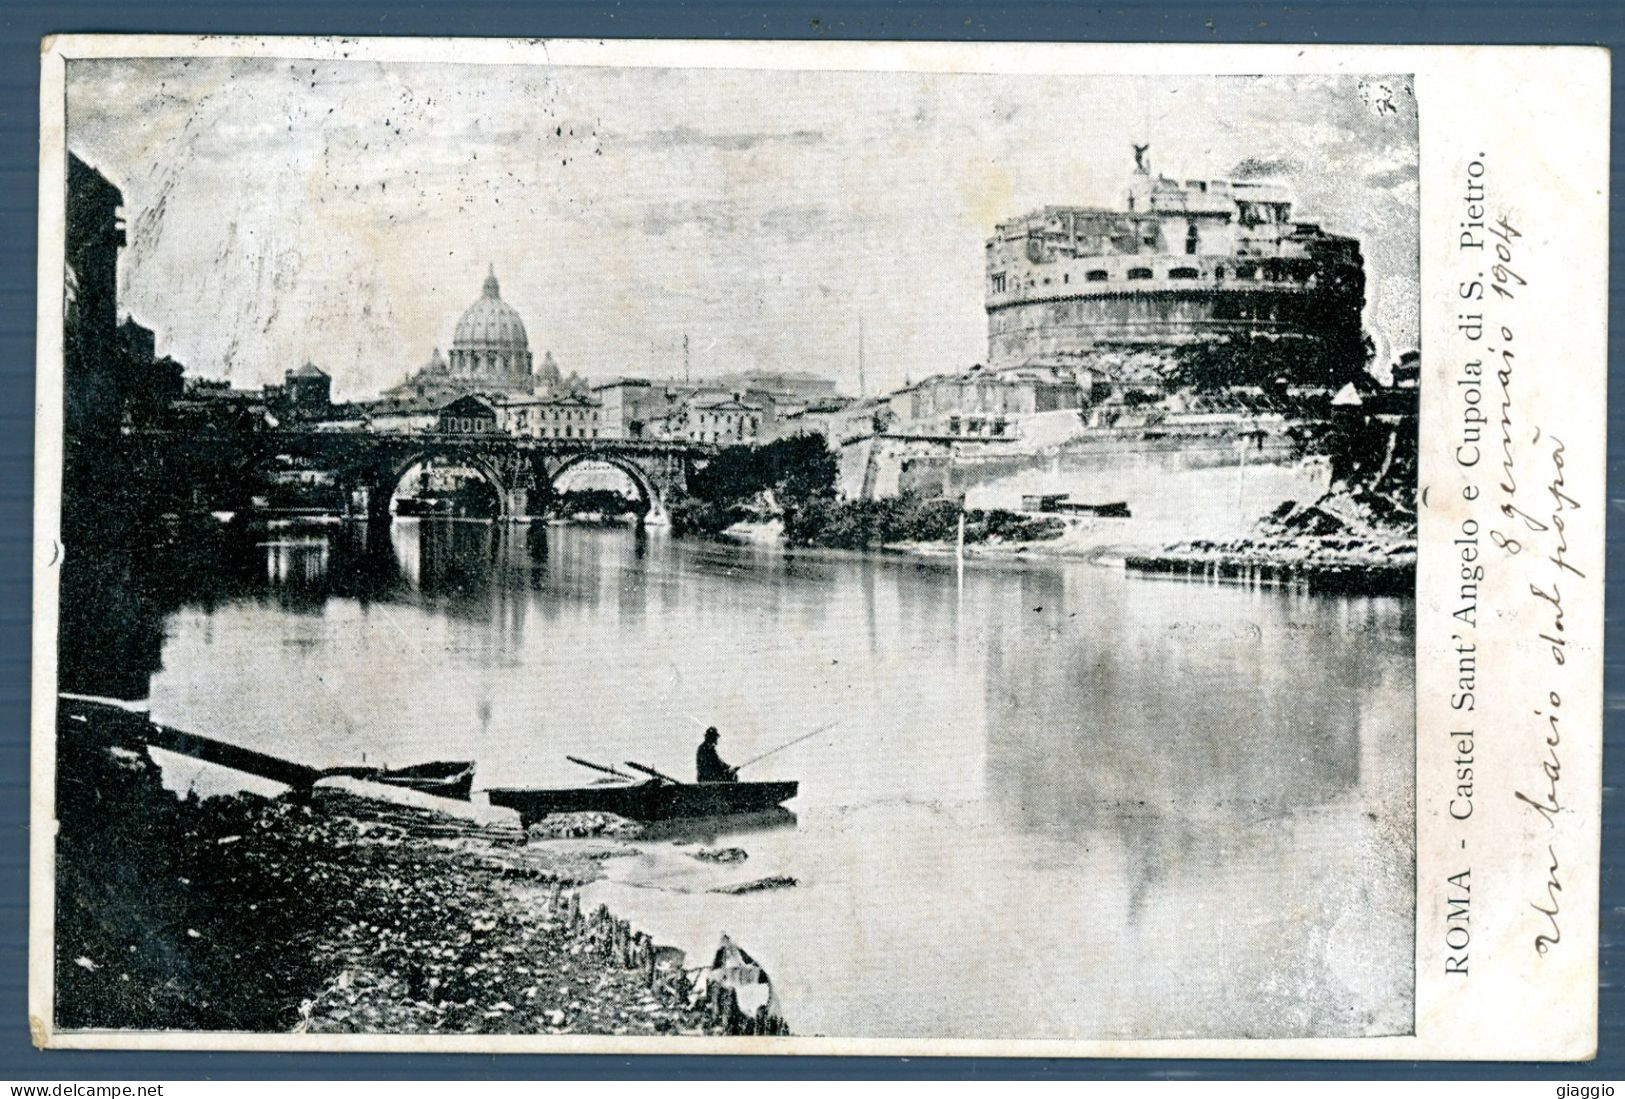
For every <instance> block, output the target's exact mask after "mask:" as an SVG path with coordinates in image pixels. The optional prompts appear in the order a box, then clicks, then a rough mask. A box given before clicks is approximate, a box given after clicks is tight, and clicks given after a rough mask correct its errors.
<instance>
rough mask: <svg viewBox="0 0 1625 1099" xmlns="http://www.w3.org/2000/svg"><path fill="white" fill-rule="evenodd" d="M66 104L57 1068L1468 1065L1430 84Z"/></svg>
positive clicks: (245, 73) (444, 73) (1263, 79)
mask: <svg viewBox="0 0 1625 1099" xmlns="http://www.w3.org/2000/svg"><path fill="white" fill-rule="evenodd" d="M63 104H64V105H63V118H64V126H63V146H64V148H63V149H62V153H63V155H62V156H61V157H60V158H59V159H54V160H46V161H44V162H43V163H42V169H41V170H42V173H43V177H44V179H45V180H46V184H45V185H46V186H47V187H54V188H56V193H57V194H60V196H61V203H62V211H63V231H62V240H63V251H62V253H61V254H60V255H53V256H52V257H50V258H49V261H50V262H51V263H52V264H53V265H54V266H53V268H52V270H54V271H58V272H59V274H58V275H56V276H55V277H56V278H57V279H58V280H59V281H60V284H61V294H62V302H63V308H62V314H61V355H60V371H61V409H60V416H61V447H60V456H61V463H60V517H59V519H58V520H55V522H57V523H59V526H58V527H57V529H58V530H59V531H60V536H59V539H58V544H57V545H56V546H55V548H54V550H53V555H54V564H53V568H54V569H55V574H54V575H55V576H56V582H57V583H58V585H59V586H58V588H57V594H56V597H55V600H54V606H53V607H51V608H49V609H50V611H51V613H52V614H54V616H55V617H54V621H55V648H54V656H53V659H54V661H55V675H54V682H53V683H49V684H46V685H44V686H43V687H41V686H40V685H38V684H36V691H39V690H42V689H43V690H44V691H45V692H46V693H47V694H50V693H52V692H53V691H54V695H55V697H54V700H53V702H52V705H53V706H54V714H55V719H54V726H53V731H52V736H53V738H54V739H53V745H54V769H53V773H52V781H53V783H54V800H53V803H52V804H51V806H50V809H49V811H50V812H51V813H53V814H54V827H55V832H54V854H53V857H52V863H51V866H52V879H53V880H52V887H51V889H50V891H49V894H48V896H47V898H46V900H45V902H44V903H47V904H49V905H50V906H51V913H50V917H49V922H50V928H51V955H50V960H49V965H50V972H49V980H50V988H51V1001H50V1004H51V1007H50V1011H51V1014H50V1019H49V1026H50V1028H51V1029H52V1031H53V1033H55V1034H57V1035H68V1036H71V1035H74V1034H79V1033H98V1032H112V1033H118V1034H129V1035H137V1036H139V1035H142V1034H149V1033H163V1034H177V1033H179V1034H197V1035H205V1034H233V1035H292V1036H299V1037H300V1038H301V1040H303V1041H305V1042H307V1043H308V1048H340V1047H342V1046H343V1045H344V1043H345V1042H346V1041H348V1040H351V1039H354V1038H356V1037H357V1036H414V1037H417V1036H421V1037H422V1038H424V1040H425V1041H429V1040H431V1039H433V1038H435V1037H436V1036H446V1035H465V1036H466V1035H481V1036H525V1037H528V1038H530V1039H534V1040H535V1041H536V1042H537V1043H538V1044H537V1045H536V1046H534V1047H531V1048H537V1049H547V1048H555V1047H550V1046H548V1044H547V1043H548V1042H558V1043H560V1045H558V1046H557V1047H556V1048H565V1045H564V1044H563V1043H566V1042H568V1041H571V1040H574V1039H577V1038H582V1037H589V1038H591V1037H598V1038H606V1039H612V1040H614V1041H617V1042H636V1041H644V1040H657V1041H658V1042H660V1043H662V1044H661V1045H660V1048H661V1049H664V1050H668V1051H670V1050H682V1049H685V1048H692V1049H695V1050H715V1049H716V1048H717V1047H716V1046H715V1045H714V1044H712V1043H713V1042H714V1041H715V1040H718V1039H728V1040H731V1041H732V1040H737V1042H736V1044H734V1045H732V1046H730V1047H729V1048H731V1049H733V1050H736V1051H747V1050H750V1049H757V1048H759V1049H761V1050H762V1051H768V1052H771V1051H774V1050H775V1049H779V1048H782V1046H781V1043H784V1042H788V1041H790V1040H793V1039H799V1038H823V1039H841V1040H852V1041H860V1042H861V1041H865V1040H904V1041H908V1042H916V1043H919V1042H938V1041H941V1042H1019V1041H1026V1040H1034V1041H1045V1040H1048V1041H1098V1042H1127V1041H1133V1040H1142V1039H1144V1040H1153V1039H1195V1040H1232V1039H1234V1040H1240V1039H1365V1038H1392V1037H1401V1036H1407V1035H1413V1034H1415V1033H1416V1031H1417V1016H1418V1010H1417V981H1418V973H1417V956H1418V941H1417V936H1418V930H1417V928H1418V923H1417V921H1418V879H1417V818H1418V812H1417V797H1418V790H1417V740H1418V734H1417V722H1418V718H1417V712H1418V711H1417V707H1418V697H1417V632H1418V625H1417V573H1418V568H1417V562H1418V511H1419V501H1418V464H1419V460H1418V421H1419V401H1420V398H1421V394H1422V392H1423V389H1424V385H1423V362H1424V359H1423V352H1422V344H1423V341H1422V338H1421V305H1420V302H1421V299H1422V284H1421V276H1420V254H1421V248H1422V241H1421V212H1420V194H1419V190H1420V189H1419V168H1418V163H1419V129H1418V127H1419V119H1420V118H1421V116H1422V113H1423V110H1424V109H1425V108H1419V105H1418V99H1417V95H1416V93H1415V87H1414V80H1413V77H1412V76H1411V75H1408V74H1407V72H1406V71H1358V70H1350V69H1348V68H1346V67H1343V66H1335V67H1329V68H1328V69H1327V70H1326V71H1324V72H1319V73H1304V72H1293V73H1280V74H1275V75H1269V74H1262V73H1260V74H1253V75H1217V74H1200V73H1196V74H1193V73H1178V72H1171V71H1162V72H1146V73H1144V74H1132V73H1128V74H1125V73H1111V74H1098V75H1089V74H1061V75H1057V74H1045V73H1007V72H973V71H923V70H922V69H898V70H896V71H875V70H873V69H856V68H854V69H842V68H839V67H823V68H805V69H797V68H785V67H773V68H766V67H761V68H753V67H750V66H748V65H739V66H726V65H724V66H719V65H715V64H712V65H707V66H705V67H682V66H670V65H660V64H579V63H578V64H569V65H558V64H549V63H547V62H545V61H544V60H541V59H540V58H539V57H538V55H536V54H534V53H531V54H526V55H523V56H521V55H519V54H515V55H514V60H512V61H508V62H503V61H500V60H496V61H493V60H491V58H490V57H489V55H486V56H484V57H482V59H481V60H478V61H470V60H464V59H460V57H459V55H458V52H457V51H456V50H454V49H446V50H444V51H442V52H440V53H439V54H438V55H425V56H421V57H414V58H413V59H405V60H402V59H395V60H380V59H378V58H377V57H376V56H366V55H358V56H355V57H349V56H346V55H345V54H344V52H343V51H342V50H339V49H332V50H322V51H315V52H313V53H312V55H311V56H309V57H305V56H300V55H299V54H298V51H285V53H284V55H282V56H269V55H266V56H248V55H242V54H233V55H222V56H210V55H209V54H208V51H207V50H191V51H187V52H185V53H184V54H177V55H175V56H163V55H150V56H149V55H143V56H128V57H89V58H69V59H68V60H67V61H66V71H65V90H64V101H63ZM1452 232H1454V230H1452ZM45 262H46V257H43V256H42V264H43V263H45ZM42 269H43V268H42ZM1490 438H1491V436H1490V434H1489V433H1488V429H1487V428H1486V434H1485V439H1486V440H1488V439H1490ZM1486 445H1487V444H1486ZM1485 464H1486V466H1488V465H1489V461H1488V459H1487V458H1486V462H1485ZM1445 632H1446V633H1448V632H1449V631H1448V630H1446V631H1445ZM1463 666H1464V667H1465V665H1463ZM1434 735H1442V734H1434ZM1465 847H1466V845H1465V842H1464V843H1463V849H1465ZM1475 927H1476V925H1475ZM423 1048H434V1047H433V1046H432V1045H426V1046H424V1047H423ZM627 1048H632V1047H631V1046H628V1047H627Z"/></svg>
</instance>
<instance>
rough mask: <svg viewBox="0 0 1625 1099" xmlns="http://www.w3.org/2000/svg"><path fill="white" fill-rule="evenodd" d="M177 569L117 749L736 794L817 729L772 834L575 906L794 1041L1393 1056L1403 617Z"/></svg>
mask: <svg viewBox="0 0 1625 1099" xmlns="http://www.w3.org/2000/svg"><path fill="white" fill-rule="evenodd" d="M191 549H192V552H191V555H190V564H189V565H188V567H187V569H186V571H185V575H184V577H182V578H181V582H183V583H184V592H182V593H173V592H172V593H171V594H172V596H173V597H172V598H170V599H168V600H167V601H163V600H161V601H160V605H159V609H158V611H156V612H155V615H154V621H155V625H156V630H157V633H156V636H155V638H154V641H153V643H154V644H155V645H156V646H157V653H156V658H155V659H154V660H153V661H152V663H153V664H154V665H156V670H155V671H153V672H152V673H151V677H150V696H151V702H152V711H153V715H154V717H155V718H156V719H157V720H159V721H161V722H165V723H169V724H172V725H175V726H178V727H180V728H184V729H191V730H195V731H198V732H203V733H207V734H210V735H214V736H218V737H221V738H223V739H228V740H231V741H234V742H237V743H241V744H244V745H250V746H255V747H259V748H262V749H265V750H267V751H271V752H275V753H277V754H281V755H284V756H287V757H290V758H293V759H296V760H299V761H301V762H306V763H310V764H316V765H331V764H339V763H354V762H359V761H360V760H362V759H363V758H365V760H366V761H367V762H369V763H379V764H386V765H404V764H408V763H414V762H419V761H423V760H428V759H446V758H472V759H474V760H476V761H477V763H478V768H479V770H478V777H477V781H476V787H480V786H504V785H545V784H572V785H574V784H579V783H581V782H582V781H583V780H584V779H586V778H588V777H589V776H588V774H587V773H586V772H583V771H581V770H580V769H578V768H577V767H575V766H574V765H572V764H570V763H569V762H567V761H566V759H565V755H566V754H567V753H568V754H573V755H580V756H586V757H588V758H593V759H602V760H608V761H622V760H627V759H634V760H639V761H641V762H644V763H647V764H650V765H652V766H655V767H657V768H661V769H663V770H666V771H668V772H677V773H683V774H687V773H688V772H689V771H690V769H691V768H692V766H693V752H694V748H695V747H696V745H697V743H698V740H699V734H700V732H701V727H702V725H709V724H714V725H717V726H718V727H719V728H720V729H721V731H722V741H721V745H720V747H721V750H722V754H723V756H724V758H726V759H730V760H733V761H738V760H741V759H745V758H748V757H750V756H753V755H755V754H757V753H759V752H762V751H766V750H767V749H769V748H771V747H773V746H774V745H776V744H779V743H781V742H783V741H785V740H788V739H790V738H792V737H794V736H796V735H798V734H800V733H802V732H805V731H807V730H809V729H812V728H814V727H816V726H818V725H821V724H824V723H826V722H836V724H835V725H834V726H833V727H832V728H831V729H830V730H829V731H828V732H827V733H825V734H821V735H819V736H817V737H813V738H811V739H810V740H808V741H806V742H805V743H803V744H800V745H797V746H795V747H793V748H790V749H788V750H786V751H784V752H781V753H779V754H777V755H775V756H774V757H773V758H772V759H771V760H769V761H766V762H764V763H762V764H760V765H758V766H756V767H754V768H752V769H751V771H750V772H749V773H747V777H753V778H796V779H799V780H800V781H801V793H800V796H799V797H798V798H796V799H795V800H794V801H793V802H792V803H790V806H789V807H790V808H791V809H792V810H793V811H794V814H795V818H796V819H795V822H794V824H793V826H786V827H780V828H777V829H773V830H765V831H750V832H744V833H741V834H739V835H728V834H726V833H724V834H719V835H709V836H703V837H699V838H698V839H693V838H691V839H690V840H688V841H686V842H685V841H672V840H661V841H650V842H639V843H638V844H637V851H638V854H637V855H635V856H634V857H627V858H618V859H611V860H608V861H606V862H605V864H604V865H605V868H606V871H607V874H608V876H607V877H606V879H605V880H603V881H601V882H599V883H596V884H594V885H593V886H591V887H590V888H589V893H588V900H589V902H590V903H596V902H597V901H599V900H602V901H605V902H607V903H608V904H609V905H610V906H611V907H612V908H613V909H614V910H615V911H616V912H617V913H618V914H620V915H622V916H625V917H628V918H630V919H631V920H632V921H633V922H634V923H635V924H637V925H638V926H640V927H642V928H644V929H645V930H648V931H650V932H651V933H652V934H653V935H654V936H655V938H656V939H657V941H662V942H668V943H672V944H675V945H678V946H681V947H684V948H685V949H688V950H690V951H692V952H694V953H693V954H691V957H693V956H697V955H699V954H702V953H703V952H705V951H706V950H708V949H710V948H712V947H714V946H715V944H716V942H717V936H718V934H719V933H721V932H726V933H728V934H730V935H732V936H733V937H734V938H735V939H736V940H737V941H738V942H740V943H741V944H742V945H744V946H745V947H746V949H748V950H749V951H750V952H751V953H752V954H754V955H755V956H756V958H757V959H758V960H759V961H760V962H762V964H763V965H764V966H765V967H766V968H767V970H768V971H769V972H770V973H771V974H772V976H773V978H774V982H775V987H776V988H777V990H778V993H779V996H780V998H781V1000H782V1003H783V1008H784V1011H785V1014H786V1016H787V1018H788V1020H789V1022H790V1025H791V1026H792V1028H794V1029H795V1031H796V1032H797V1033H802V1034H830V1035H842V1036H862V1037H903V1036H915V1037H963V1038H990V1039H991V1038H1012V1037H1029V1038H1041V1037H1063V1038H1064V1037H1070V1038H1113V1037H1130V1036H1133V1037H1152V1036H1163V1037H1204V1036H1223V1037H1243V1036H1247V1037H1300V1036H1341V1035H1372V1034H1392V1033H1402V1032H1406V1031H1408V1030H1409V1029H1410V1026H1411V1012H1412V1001H1411V988H1412V973H1411V968H1412V953H1413V918H1412V910H1413V905H1414V900H1413V898H1414V884H1413V854H1412V853H1413V849H1414V843H1413V790H1414V778H1413V776H1414V728H1415V721H1414V701H1413V694H1414V671H1413V632H1414V627H1413V615H1414V607H1413V605H1412V603H1411V602H1410V601H1409V600H1400V599H1380V598H1332V597H1323V596H1309V595H1305V594H1302V593H1293V592H1286V591H1279V590H1261V589H1249V588H1243V587H1231V586H1208V585H1199V584H1189V583H1182V582H1174V581H1166V580H1153V579H1141V578H1132V577H1127V576H1125V575H1124V574H1123V573H1122V572H1120V571H1115V570H1112V569H1108V568H1102V567H1099V566H1095V565H1090V564H1087V563H1083V562H1072V561H1053V560H1052V561H1042V560H1040V561H1000V562H991V561H988V562H983V561H977V560H972V561H970V562H968V563H967V564H966V566H965V567H964V568H963V569H960V568H958V567H957V566H956V565H955V563H954V562H953V561H952V560H951V559H946V560H928V559H918V558H912V557H901V556H887V555H855V554H835V553H822V552H806V553H801V552H787V551H785V550H783V549H782V548H778V547H768V546H760V545H732V544H720V543H713V542H696V541H685V540H679V539H674V538H672V537H670V536H669V535H667V534H665V533H664V532H661V531H651V532H647V533H645V532H641V531H638V532H634V531H633V530H631V529H627V528H614V529H590V528H584V527H566V526H552V527H547V526H541V525H537V526H534V527H494V526H490V525H486V524H479V523H452V524H438V523H436V524H431V523H427V522H425V523H418V522H414V521H398V522H396V523H394V524H393V525H392V526H390V527H389V528H387V529H377V528H374V529H373V530H371V531H369V530H368V529H367V528H366V527H365V526H361V527H355V526H343V527H340V526H334V527H284V528H271V529H268V530H267V529H260V530H258V531H252V530H251V531H245V532H237V533H231V534H220V535H217V536H212V538H211V540H210V541H209V543H208V544H207V545H205V546H194V547H191ZM169 582H170V584H171V586H172V587H173V586H174V585H175V584H176V583H177V581H176V580H175V578H173V577H172V578H171V580H170V581H169ZM180 770H181V771H182V772H183V773H182V774H181V775H180V781H182V782H186V783H192V782H195V783H198V784H199V787H200V789H202V788H204V787H206V785H207V783H208V782H209V781H211V780H210V777H209V776H207V775H204V774H203V773H202V772H201V771H199V770H197V768H196V767H194V768H193V772H192V773H185V768H181V769H180ZM697 843H709V844H715V845H725V846H737V847H740V848H742V849H743V850H745V851H746V852H747V853H748V859H747V860H746V861H744V862H736V863H722V864H714V863H706V862H701V861H698V860H696V859H694V858H692V857H691V852H692V851H693V850H695V845H696V844H697ZM777 874H782V875H787V876H790V877H793V878H795V879H796V882H797V884H796V885H795V886H794V887H793V888H784V889H778V890H771V891H765V892H760V893H755V894H751V895H744V896H731V895H721V894H717V893H713V892H709V891H708V890H710V889H712V888H714V887H716V886H719V885H727V884H730V883H737V882H742V881H747V880H751V879H757V878H762V877H766V876H769V875H777Z"/></svg>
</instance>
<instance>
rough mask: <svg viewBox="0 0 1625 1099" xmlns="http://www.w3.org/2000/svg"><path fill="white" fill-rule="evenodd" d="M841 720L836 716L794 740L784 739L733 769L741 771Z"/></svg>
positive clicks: (832, 726) (830, 727)
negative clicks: (777, 744)
mask: <svg viewBox="0 0 1625 1099" xmlns="http://www.w3.org/2000/svg"><path fill="white" fill-rule="evenodd" d="M841 720H842V719H841V718H836V719H835V720H834V721H828V722H825V723H824V724H822V725H820V726H819V727H818V728H816V729H814V730H813V731H812V732H810V733H802V734H801V735H800V736H798V737H796V738H795V739H794V740H791V741H786V742H785V743H783V744H781V745H779V746H778V747H777V748H771V749H769V750H768V751H765V752H763V753H762V754H761V755H759V756H752V757H751V758H750V759H747V760H746V761H745V762H743V763H741V764H739V766H737V767H735V768H734V770H735V771H743V770H744V769H745V768H746V767H749V766H750V765H751V764H753V763H759V762H761V761H762V760H764V759H766V758H767V757H768V756H772V755H777V754H779V753H780V752H782V751H784V750H785V749H786V748H793V747H795V746H796V745H797V744H800V743H801V742H802V741H804V740H811V739H812V738H813V737H815V736H817V735H818V734H819V733H822V732H826V731H828V730H830V729H833V728H834V727H835V726H837V725H839V724H840V723H841Z"/></svg>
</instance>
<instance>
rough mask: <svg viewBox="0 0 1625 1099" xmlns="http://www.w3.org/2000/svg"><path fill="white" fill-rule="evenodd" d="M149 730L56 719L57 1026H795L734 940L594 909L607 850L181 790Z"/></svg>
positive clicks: (328, 794) (321, 793)
mask: <svg viewBox="0 0 1625 1099" xmlns="http://www.w3.org/2000/svg"><path fill="white" fill-rule="evenodd" d="M145 722H146V718H145V717H144V716H143V715H140V714H132V713H124V712H121V711H117V710H112V709H108V708H105V707H97V708H86V707H64V710H63V714H62V718H61V720H60V722H59V729H58V776H59V777H58V785H57V819H58V826H59V831H58V837H57V883H56V884H57V919H56V1023H57V1025H58V1026H59V1027H61V1028H65V1029H84V1028H110V1029H119V1030H235V1031H253V1032H308V1033H500V1034H514V1033H521V1034H523V1033H542V1034H561V1033H584V1034H629V1035H640V1034H641V1035H655V1034H679V1035H703V1034H753V1033H754V1034H761V1033H768V1034H776V1033H784V1032H785V1029H784V1026H783V1023H782V1021H781V1020H780V1018H779V1017H778V1014H777V1011H776V1005H775V1004H774V1002H773V1001H772V998H771V995H770V987H769V986H767V985H766V984H765V981H763V978H762V976H761V974H760V971H759V970H757V969H756V967H755V966H754V965H753V964H751V962H750V959H749V958H748V956H747V955H744V954H743V953H742V952H741V951H739V950H738V949H737V948H736V947H734V946H733V944H732V943H730V942H729V941H728V940H727V939H726V937H724V938H723V940H722V942H721V944H720V945H719V947H718V950H717V951H716V953H715V954H714V955H713V956H712V957H709V958H704V959H698V960H697V964H696V963H691V962H689V961H688V960H687V959H685V958H684V957H683V955H682V954H681V952H679V951H675V950H672V949H669V948H664V947H661V946H659V945H657V944H656V943H654V942H653V941H652V940H651V939H650V938H649V937H648V936H647V935H645V934H642V933H641V932H639V931H638V930H637V929H635V928H632V927H630V926H629V925H628V924H627V923H625V922H624V921H621V920H618V919H616V918H615V917H614V916H613V915H612V914H611V913H609V912H608V911H607V910H605V909H602V908H600V909H598V910H597V911H594V912H584V911H583V910H582V906H581V903H580V899H579V892H578V890H579V888H580V887H581V886H582V885H585V884H587V883H589V882H592V881H594V880H597V879H598V878H599V877H600V876H602V869H601V867H602V862H603V860H604V859H605V858H609V857H614V856H615V855H617V854H621V853H624V848H622V847H620V846H618V845H616V844H614V843H611V842H604V841H593V840H591V839H585V840H583V839H573V840H545V839H533V840H530V841H529V842H527V838H526V837H525V836H524V835H523V834H521V833H520V832H519V830H518V828H517V826H512V827H508V828H493V827H490V826H488V825H485V826H482V825H478V824H474V823H472V822H469V821H466V820H461V819H457V818H454V817H452V816H448V815H445V814H441V813H436V812H432V811H426V810H422V809H415V808H409V807H405V806H400V805H391V804H385V803H380V802H376V801H371V800H368V799H365V798H362V797H358V796H355V795H354V794H351V793H346V792H343V791H340V790H333V789H323V788H321V787H318V788H316V789H314V790H311V791H307V792H305V793H303V794H293V793H290V794H288V795H284V796H282V797H278V798H271V799H267V798H261V797H255V796H251V795H246V794H240V795H236V796H231V797H218V798H209V799H206V800H199V799H196V798H195V797H188V798H185V799H178V798H176V797H175V796H174V795H173V794H171V793H170V792H168V791H166V790H165V789H164V787H163V783H162V778H161V775H160V772H159V768H158V767H157V765H156V764H155V763H154V762H153V761H152V759H151V757H150V755H149V753H148V751H147V750H146V747H145V744H144V741H143V738H142V736H141V726H143V725H144V724H145ZM758 989H760V994H758Z"/></svg>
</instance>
